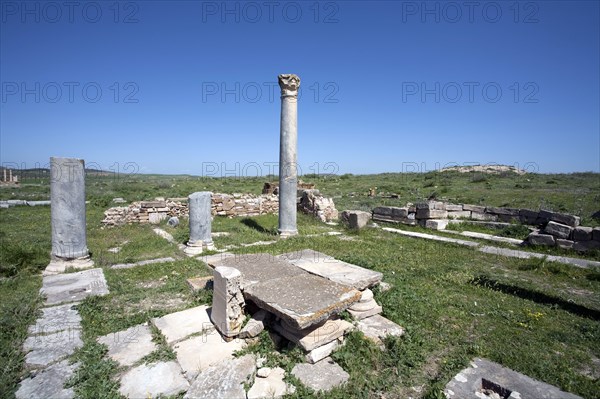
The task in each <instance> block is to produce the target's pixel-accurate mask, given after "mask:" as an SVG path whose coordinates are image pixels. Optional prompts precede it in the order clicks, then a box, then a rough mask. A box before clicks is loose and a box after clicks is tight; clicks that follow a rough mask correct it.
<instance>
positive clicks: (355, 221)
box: [342, 211, 371, 230]
mask: <svg viewBox="0 0 600 399" xmlns="http://www.w3.org/2000/svg"><path fill="white" fill-rule="evenodd" d="M342 219H343V220H347V221H348V227H350V228H351V229H355V230H358V229H362V228H363V227H365V226H366V225H367V223H368V222H369V220H371V214H370V213H369V212H364V211H344V212H342Z"/></svg>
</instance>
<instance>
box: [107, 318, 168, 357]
mask: <svg viewBox="0 0 600 399" xmlns="http://www.w3.org/2000/svg"><path fill="white" fill-rule="evenodd" d="M98 342H99V343H101V344H104V345H106V346H107V347H108V356H109V357H110V358H111V359H112V360H114V361H116V362H117V363H119V365H120V366H132V365H133V364H134V363H136V362H137V361H138V360H140V359H142V358H143V357H144V356H146V355H149V354H150V353H152V352H154V351H155V350H156V349H157V346H156V344H155V343H154V342H152V332H151V331H150V327H149V326H148V325H144V324H139V325H137V326H133V327H130V328H128V329H126V330H123V331H119V332H116V333H111V334H107V335H104V336H102V337H99V338H98Z"/></svg>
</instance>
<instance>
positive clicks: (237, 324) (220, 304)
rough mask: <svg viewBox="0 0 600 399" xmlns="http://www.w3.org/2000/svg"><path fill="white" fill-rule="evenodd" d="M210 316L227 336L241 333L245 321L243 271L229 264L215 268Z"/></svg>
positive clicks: (218, 328)
mask: <svg viewBox="0 0 600 399" xmlns="http://www.w3.org/2000/svg"><path fill="white" fill-rule="evenodd" d="M212 305H213V306H212V312H211V315H210V318H211V320H212V322H213V323H214V325H215V327H216V328H217V330H219V331H220V332H221V334H223V335H225V336H227V337H234V336H236V335H238V334H239V332H240V330H241V328H242V324H243V323H244V294H243V293H242V273H240V271H239V270H237V269H234V268H232V267H227V266H219V267H216V268H215V270H214V290H213V302H212Z"/></svg>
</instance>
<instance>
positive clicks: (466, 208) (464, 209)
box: [373, 201, 600, 252]
mask: <svg viewBox="0 0 600 399" xmlns="http://www.w3.org/2000/svg"><path fill="white" fill-rule="evenodd" d="M450 219H465V220H474V221H488V222H505V223H521V224H526V225H530V226H535V227H536V228H537V229H539V231H536V232H534V233H531V234H530V235H529V237H528V239H527V241H528V242H529V243H530V244H533V245H546V246H557V247H561V248H564V249H574V250H577V251H581V252H584V251H588V250H591V249H600V227H595V228H592V227H583V226H579V223H580V218H579V216H574V215H569V214H566V213H559V212H551V211H546V210H540V211H534V210H531V209H518V208H501V207H492V206H488V207H486V206H480V205H469V204H449V203H445V202H440V201H428V202H422V203H417V204H416V205H413V204H408V205H407V206H406V207H392V206H379V207H377V208H375V209H373V220H379V221H384V222H394V223H403V224H409V225H416V224H419V225H421V226H423V227H426V228H430V229H435V230H443V229H445V228H446V226H447V225H448V223H449V222H450Z"/></svg>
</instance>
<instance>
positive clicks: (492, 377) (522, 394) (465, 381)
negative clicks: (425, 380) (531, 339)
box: [444, 358, 582, 399]
mask: <svg viewBox="0 0 600 399" xmlns="http://www.w3.org/2000/svg"><path fill="white" fill-rule="evenodd" d="M483 379H485V380H487V381H490V382H493V383H494V384H495V385H499V386H500V387H502V388H504V389H505V390H508V391H511V392H510V393H506V394H507V395H509V396H508V398H510V399H518V398H523V399H525V398H535V399H557V398H560V399H582V398H581V397H580V396H577V395H573V394H571V393H568V392H563V391H561V390H560V389H558V388H556V387H555V386H552V385H549V384H546V383H544V382H541V381H537V380H534V379H533V378H531V377H528V376H526V375H523V374H521V373H517V372H516V371H513V370H511V369H508V368H505V367H502V366H501V365H499V364H498V363H494V362H491V361H489V360H486V359H479V358H477V359H475V360H474V361H473V362H471V366H470V367H467V368H466V369H464V370H462V371H461V372H460V373H458V374H457V375H456V376H455V377H454V378H453V379H452V380H451V381H450V382H449V383H448V384H447V385H446V388H445V389H444V393H445V394H446V397H447V398H449V399H481V398H483V397H488V396H487V395H486V396H484V395H483V393H482V385H483V381H482V380H483ZM489 397H490V398H491V397H492V396H489ZM497 397H500V395H497ZM504 397H506V396H504Z"/></svg>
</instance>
